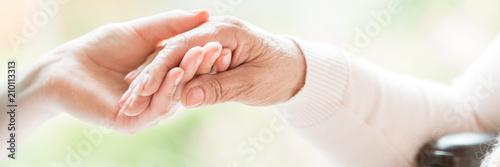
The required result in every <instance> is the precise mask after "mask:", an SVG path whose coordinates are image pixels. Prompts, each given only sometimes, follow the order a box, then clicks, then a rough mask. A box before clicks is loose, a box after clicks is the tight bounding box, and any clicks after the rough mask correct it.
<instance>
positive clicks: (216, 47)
mask: <svg viewBox="0 0 500 167" xmlns="http://www.w3.org/2000/svg"><path fill="white" fill-rule="evenodd" d="M203 49H204V50H205V55H204V57H203V61H202V62H201V64H200V67H198V71H197V72H196V74H208V73H209V72H210V70H211V68H212V65H213V64H214V62H215V60H217V58H219V55H220V53H221V51H222V45H220V43H218V42H210V43H207V44H205V46H203Z"/></svg>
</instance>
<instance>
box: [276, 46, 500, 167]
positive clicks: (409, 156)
mask: <svg viewBox="0 0 500 167" xmlns="http://www.w3.org/2000/svg"><path fill="white" fill-rule="evenodd" d="M293 40H295V41H296V42H297V43H298V45H299V46H300V47H301V49H302V51H303V53H304V55H305V57H306V63H307V73H306V82H305V85H304V87H303V88H302V89H301V90H300V91H299V92H298V93H297V95H296V96H295V97H293V98H292V99H291V100H289V101H288V102H286V103H285V104H282V105H280V106H279V110H280V112H279V114H280V115H281V116H282V117H284V118H285V119H286V121H288V122H289V123H290V125H291V126H293V127H294V129H296V131H297V132H299V133H300V134H301V135H302V136H303V137H304V138H305V139H307V140H308V141H309V142H310V143H311V144H312V145H314V146H316V147H317V148H318V149H319V150H321V151H322V153H324V155H325V156H326V157H327V158H328V159H330V160H331V161H332V162H333V163H334V164H336V165H338V166H343V167H349V166H353V167H366V166H371V167H390V166H395V167H403V166H413V165H414V159H415V156H416V154H417V153H418V150H419V149H420V147H421V146H422V145H423V144H425V143H426V142H428V141H430V140H431V139H435V138H438V137H440V136H442V135H445V134H450V133H457V132H463V131H486V130H495V129H496V128H497V127H498V124H499V123H500V91H499V89H500V36H499V37H497V39H496V40H495V41H494V42H493V43H492V45H491V46H490V47H489V49H488V50H487V51H486V52H485V53H484V55H483V56H481V58H480V59H479V60H477V61H476V62H475V63H474V64H473V65H472V66H471V67H470V68H469V69H468V70H467V71H466V72H465V73H464V74H463V75H462V76H460V77H459V78H457V79H456V80H455V81H454V82H453V84H452V85H448V84H443V83H438V82H434V81H428V80H423V79H418V78H415V77H412V76H408V75H402V74H397V73H394V72H390V71H387V70H384V69H382V68H380V67H377V66H375V65H373V64H371V63H369V62H367V61H365V60H363V59H362V58H360V57H357V56H350V55H349V54H348V53H347V52H346V51H343V50H341V49H340V48H338V47H335V46H331V45H326V44H319V43H311V42H306V41H302V40H300V39H295V38H293ZM422 68H425V67H422Z"/></svg>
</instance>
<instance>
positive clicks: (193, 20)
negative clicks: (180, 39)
mask: <svg viewBox="0 0 500 167" xmlns="http://www.w3.org/2000/svg"><path fill="white" fill-rule="evenodd" d="M208 18H209V14H208V11H207V10H194V11H183V10H173V11H170V12H165V13H161V14H157V15H154V16H150V17H144V18H139V19H135V20H132V21H129V22H127V23H128V24H129V25H130V26H131V27H132V28H133V29H134V30H135V31H136V32H137V33H138V34H139V35H140V36H141V37H143V38H144V40H146V41H147V42H149V43H151V44H153V45H155V44H158V43H159V42H161V41H162V40H164V39H168V38H171V37H174V36H176V35H178V34H181V33H184V32H186V31H188V30H191V29H193V28H195V27H197V26H199V25H200V24H202V23H204V22H206V21H208Z"/></svg>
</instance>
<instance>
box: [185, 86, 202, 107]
mask: <svg viewBox="0 0 500 167" xmlns="http://www.w3.org/2000/svg"><path fill="white" fill-rule="evenodd" d="M187 98H188V99H187V105H188V107H189V108H193V107H197V106H199V105H200V104H201V103H203V101H204V100H205V93H204V92H203V89H201V88H200V87H195V88H191V90H189V93H188V96H187Z"/></svg>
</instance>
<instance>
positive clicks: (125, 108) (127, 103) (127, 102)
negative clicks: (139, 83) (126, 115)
mask: <svg viewBox="0 0 500 167" xmlns="http://www.w3.org/2000/svg"><path fill="white" fill-rule="evenodd" d="M130 101H132V98H128V99H127V101H126V102H125V104H123V107H122V109H121V110H120V113H123V112H124V111H125V110H127V108H128V106H129V105H130Z"/></svg>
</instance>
